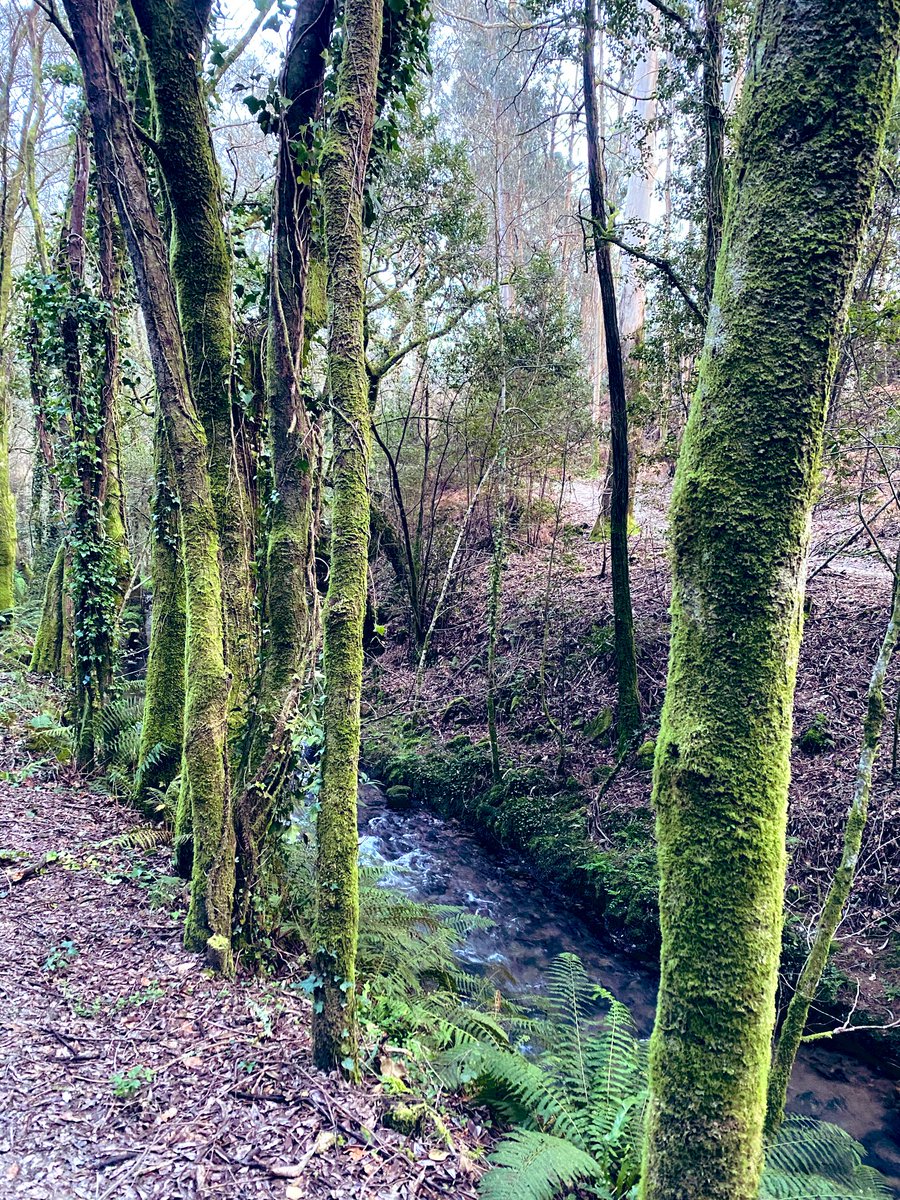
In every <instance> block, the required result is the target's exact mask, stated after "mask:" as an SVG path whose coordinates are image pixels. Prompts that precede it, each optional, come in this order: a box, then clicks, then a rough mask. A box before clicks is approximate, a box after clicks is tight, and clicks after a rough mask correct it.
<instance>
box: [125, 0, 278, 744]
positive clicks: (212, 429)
mask: <svg viewBox="0 0 900 1200" xmlns="http://www.w3.org/2000/svg"><path fill="white" fill-rule="evenodd" d="M133 7H134V12H135V16H136V18H137V22H138V25H139V27H140V30H141V33H142V34H143V38H144V44H145V47H146V51H147V61H148V64H149V78H150V85H151V96H152V106H153V112H152V115H153V119H154V123H155V126H156V141H157V145H158V147H159V162H160V166H161V168H162V176H163V179H164V181H165V190H166V200H167V203H168V206H169V211H170V214H171V238H170V245H169V250H170V263H171V273H172V279H173V281H174V284H175V296H176V299H177V301H178V314H179V318H180V321H181V330H182V334H183V336H184V345H185V349H186V351H187V362H188V370H189V373H190V379H191V388H192V392H193V396H194V402H195V404H196V406H197V411H198V413H199V415H200V419H201V421H202V422H203V428H204V431H205V433H206V439H207V456H208V469H209V478H210V485H211V488H212V498H213V506H214V509H215V513H216V518H217V521H218V534H219V542H220V546H221V562H222V586H223V594H224V606H225V607H224V612H225V636H226V649H227V655H228V667H229V670H230V672H231V676H232V688H231V694H230V699H229V704H230V713H229V727H230V731H231V736H232V738H234V737H236V736H237V735H238V734H239V733H240V731H241V728H242V724H243V720H244V717H245V711H246V704H247V700H248V696H249V692H250V688H251V684H252V681H253V676H254V673H255V669H256V656H257V649H258V636H257V627H256V619H255V615H254V607H253V601H254V589H253V576H252V572H251V563H252V560H253V536H252V530H253V511H252V501H251V498H250V495H249V490H248V486H247V480H246V478H245V472H244V469H243V466H242V463H243V459H244V452H243V447H240V446H239V445H238V443H239V441H240V439H241V437H242V430H241V426H240V416H239V413H237V412H236V411H235V408H234V406H233V405H232V362H233V316H232V259H231V249H230V246H229V244H228V238H227V236H226V231H225V214H224V211H223V207H222V179H221V173H220V171H219V164H218V161H217V159H216V154H215V150H214V148H213V140H212V131H211V129H210V123H209V105H208V102H207V97H206V92H205V89H204V85H203V81H202V79H201V77H200V70H201V68H202V64H203V47H204V39H205V37H206V36H207V34H208V32H209V20H210V11H211V4H210V3H209V2H208V0H201V2H200V3H199V4H194V3H193V2H192V0H134V5H133Z"/></svg>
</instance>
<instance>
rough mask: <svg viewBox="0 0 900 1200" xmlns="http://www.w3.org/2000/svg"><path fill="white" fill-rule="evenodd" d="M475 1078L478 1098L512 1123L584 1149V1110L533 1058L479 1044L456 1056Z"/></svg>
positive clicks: (458, 1062) (460, 1065)
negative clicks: (549, 1134) (550, 1134)
mask: <svg viewBox="0 0 900 1200" xmlns="http://www.w3.org/2000/svg"><path fill="white" fill-rule="evenodd" d="M457 1066H458V1068H464V1069H465V1071H467V1072H468V1074H469V1077H470V1078H471V1079H472V1080H473V1081H475V1084H476V1087H477V1089H478V1092H479V1095H480V1098H481V1099H482V1100H483V1101H485V1102H486V1103H488V1104H490V1105H491V1107H492V1108H495V1109H496V1110H497V1112H498V1113H499V1114H500V1115H501V1116H502V1117H503V1118H504V1119H505V1120H508V1121H510V1122H511V1123H513V1124H516V1125H521V1126H523V1127H525V1128H527V1129H531V1130H534V1131H536V1132H546V1133H553V1135H554V1136H555V1137H561V1138H564V1139H566V1140H567V1141H570V1142H572V1144H573V1145H575V1146H577V1147H578V1148H579V1149H581V1150H586V1148H587V1144H586V1139H585V1133H586V1125H587V1122H586V1120H585V1114H584V1113H583V1112H582V1111H579V1108H578V1106H577V1104H576V1103H574V1102H573V1098H572V1096H570V1095H569V1094H568V1093H567V1092H566V1090H565V1089H564V1088H561V1087H559V1086H558V1085H557V1084H556V1082H555V1080H554V1079H553V1078H552V1077H551V1076H550V1075H549V1074H548V1073H547V1072H546V1071H545V1070H543V1069H542V1068H541V1067H540V1065H539V1064H538V1063H537V1062H535V1061H534V1060H533V1059H529V1058H525V1057H524V1056H523V1055H521V1054H516V1053H515V1052H514V1051H510V1050H504V1049H501V1048H498V1047H494V1046H485V1045H480V1046H476V1047H471V1048H467V1049H464V1050H463V1051H462V1052H461V1054H460V1055H459V1056H457Z"/></svg>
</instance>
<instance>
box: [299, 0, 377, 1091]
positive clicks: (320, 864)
mask: <svg viewBox="0 0 900 1200" xmlns="http://www.w3.org/2000/svg"><path fill="white" fill-rule="evenodd" d="M343 23H344V41H343V52H342V57H341V63H340V67H339V72H338V84H337V95H336V96H335V98H334V101H333V106H334V107H333V110H332V111H333V114H334V116H333V120H332V123H331V127H330V129H329V131H328V135H327V139H326V148H325V151H324V154H323V161H322V167H321V174H322V190H323V201H324V208H325V240H326V248H327V258H328V300H329V309H330V316H331V328H330V334H329V340H328V382H329V389H330V394H331V413H332V442H333V465H332V486H333V503H332V515H331V522H332V534H331V571H330V575H329V578H328V595H327V598H326V601H325V612H324V667H325V709H324V728H325V754H324V759H323V763H322V790H321V795H320V807H319V817H318V824H317V832H318V861H317V870H316V881H317V887H316V942H317V953H316V957H315V969H316V975H317V976H318V984H317V986H316V989H315V1004H314V1016H313V1057H314V1059H315V1062H316V1065H317V1066H318V1067H320V1068H321V1069H323V1070H330V1069H332V1068H334V1067H341V1069H343V1070H345V1071H349V1072H351V1073H354V1072H355V1071H356V1069H357V1068H356V1055H357V1031H356V1011H355V1009H356V998H355V979H356V942H357V934H358V927H359V881H358V868H357V854H358V834H357V827H356V791H357V772H358V767H359V738H360V732H359V710H360V694H361V690H362V665H363V649H362V641H363V619H364V616H365V610H366V581H367V574H368V546H369V478H368V476H369V453H370V444H371V417H370V413H369V393H368V381H367V377H366V358H365V342H364V335H363V321H364V310H365V287H364V281H363V271H362V212H363V188H364V185H365V176H366V165H367V163H368V157H369V149H370V147H371V144H372V128H373V125H374V120H375V93H376V83H377V77H378V59H379V53H380V49H381V31H382V5H381V0H345V6H344V13H343Z"/></svg>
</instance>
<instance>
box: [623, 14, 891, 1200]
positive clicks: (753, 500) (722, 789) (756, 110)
mask: <svg viewBox="0 0 900 1200" xmlns="http://www.w3.org/2000/svg"><path fill="white" fill-rule="evenodd" d="M898 43H900V0H809V2H807V3H804V4H786V3H784V0H761V2H760V4H759V7H758V11H757V14H756V18H755V25H754V30H753V37H752V44H751V54H750V63H751V69H750V73H749V75H748V79H747V83H746V87H745V95H744V102H743V111H742V114H741V115H742V120H741V126H740V133H739V138H738V144H737V147H736V152H735V163H734V175H733V185H732V195H731V198H730V206H729V211H728V214H727V217H726V224H725V233H724V238H723V246H722V251H721V254H720V257H719V263H718V268H717V272H716V282H715V288H714V292H713V304H712V307H711V316H710V325H709V328H708V330H707V336H706V346H705V350H704V355H703V359H702V363H701V368H700V382H699V386H698V391H697V394H696V396H695V399H694V403H693V407H692V409H691V413H690V418H689V421H688V426H687V429H686V432H685V437H684V443H683V447H682V452H681V456H680V459H679V463H678V469H677V475H676V481H675V489H674V493H673V498H672V508H671V542H672V553H673V572H674V581H673V598H672V640H671V651H670V664H669V682H668V688H667V692H666V701H665V706H664V710H663V716H662V727H661V730H660V737H659V743H658V748H657V756H656V779H655V791H654V795H655V804H656V809H657V827H658V838H659V863H660V875H661V894H660V915H661V926H662V961H661V966H662V975H661V981H660V990H659V1007H658V1011H657V1019H656V1026H655V1030H654V1034H653V1039H652V1043H651V1072H650V1092H651V1097H650V1109H649V1125H648V1138H647V1148H646V1156H645V1170H644V1180H643V1185H642V1186H643V1192H642V1195H643V1197H644V1200H686V1198H687V1197H691V1200H700V1198H701V1197H702V1200H755V1197H756V1196H757V1194H758V1187H759V1176H760V1168H761V1164H762V1133H763V1117H764V1114H765V1105H766V1078H767V1072H768V1063H769V1053H770V1041H771V1035H772V1027H773V1022H774V998H775V985H776V979H777V969H778V957H779V949H780V935H781V912H782V890H783V884H784V870H785V842H784V836H785V817H786V807H787V788H788V776H789V752H790V736H791V708H792V701H793V693H794V684H795V678H796V669H797V654H798V648H799V642H800V630H801V621H802V611H803V581H804V564H805V559H806V553H807V544H808V531H809V523H810V513H811V507H812V502H813V497H814V492H815V487H816V482H817V478H818V472H819V463H820V454H821V445H822V433H823V429H824V422H825V413H826V403H827V402H826V397H827V392H828V384H829V380H830V376H831V373H832V370H833V366H834V360H835V346H836V338H837V336H838V334H839V332H840V329H841V325H842V322H843V320H844V314H845V306H846V297H847V293H848V289H849V286H850V282H851V279H852V275H853V272H854V269H855V266H856V261H857V257H858V252H859V244H860V233H861V229H862V227H863V223H864V222H865V220H866V217H867V214H868V212H869V209H870V205H871V200H872V193H873V187H874V182H875V176H876V169H877V162H878V155H879V151H880V147H881V144H882V140H883V135H884V130H885V126H886V121H887V117H888V113H889V110H890V105H891V99H892V92H893V86H894V78H895V70H896V60H897V50H898Z"/></svg>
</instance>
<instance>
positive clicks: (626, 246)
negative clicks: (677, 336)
mask: <svg viewBox="0 0 900 1200" xmlns="http://www.w3.org/2000/svg"><path fill="white" fill-rule="evenodd" d="M578 215H579V218H580V220H581V223H582V225H590V226H594V224H595V223H594V222H593V221H592V220H591V218H590V217H586V216H585V215H584V214H583V213H579V214H578ZM593 234H594V237H599V238H601V239H602V240H603V241H604V242H609V243H610V244H611V245H613V246H618V247H619V249H620V250H624V251H625V253H626V254H630V255H631V256H632V258H639V259H640V260H641V262H645V263H649V264H650V266H651V267H656V269H657V270H658V271H661V272H662V273H663V275H665V277H666V279H668V281H669V283H670V284H671V285H672V287H673V288H675V290H676V291H677V292H678V293H679V294H680V295H681V298H682V300H684V302H685V304H686V305H687V306H688V308H689V309H690V311H691V314H692V315H693V317H694V318H695V319H696V320H697V321H698V322H699V324H701V325H705V324H706V317H707V313H706V312H704V309H703V307H701V303H700V302H698V301H697V300H695V299H694V297H693V296H692V295H691V292H690V289H689V288H688V286H687V284H686V283H685V282H684V280H683V279H682V278H681V276H680V275H679V274H678V272H677V271H676V270H675V268H674V267H673V266H672V264H671V263H670V262H669V260H668V259H667V258H660V257H659V255H657V254H650V253H648V252H647V251H646V250H641V249H640V247H639V246H632V245H631V244H630V243H629V242H626V241H624V240H623V239H622V238H620V237H617V236H616V235H615V234H614V233H610V231H609V230H608V229H597V228H596V227H594V229H593Z"/></svg>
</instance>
